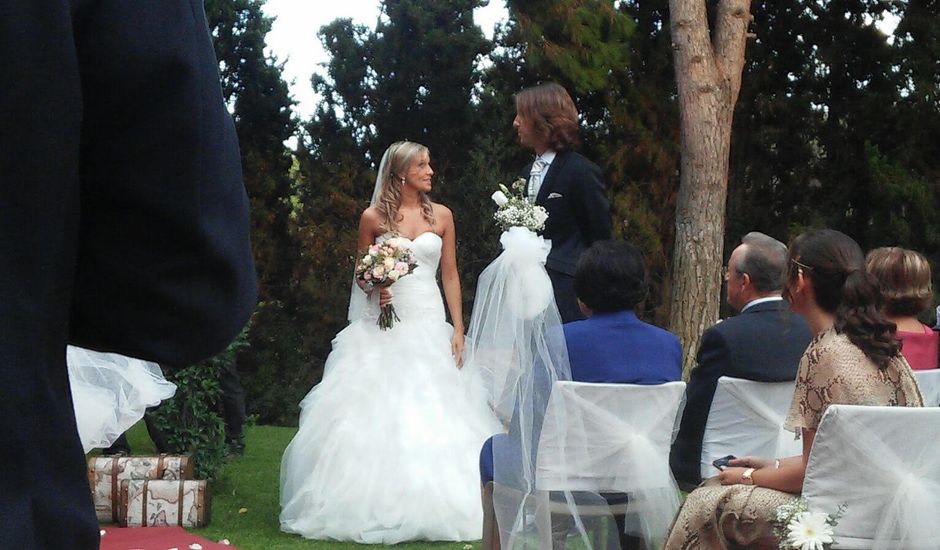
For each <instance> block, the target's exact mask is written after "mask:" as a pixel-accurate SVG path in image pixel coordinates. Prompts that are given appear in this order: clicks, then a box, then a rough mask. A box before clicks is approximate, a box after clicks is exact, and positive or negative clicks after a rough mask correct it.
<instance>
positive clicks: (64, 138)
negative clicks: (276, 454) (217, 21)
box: [0, 0, 255, 550]
mask: <svg viewBox="0 0 940 550" xmlns="http://www.w3.org/2000/svg"><path fill="white" fill-rule="evenodd" d="M0 67H2V69H3V76H4V82H3V85H2V86H0V213H2V215H0V445H2V448H3V452H2V453H0V471H3V472H6V473H7V475H6V477H4V482H3V488H2V490H0V548H3V549H6V548H17V549H19V548H24V549H25V548H30V549H31V548H68V549H70V550H93V549H97V548H98V546H99V544H98V542H99V541H98V524H97V521H96V519H95V511H94V506H93V504H92V501H91V494H90V493H89V490H88V479H87V476H86V472H85V466H84V454H83V452H82V447H81V443H80V441H79V436H78V433H77V430H76V425H75V417H74V413H73V410H72V400H71V398H70V394H69V379H68V373H67V369H66V364H65V348H66V343H67V342H68V341H69V340H71V341H73V342H75V343H78V344H81V345H84V346H88V347H92V348H98V349H106V350H113V351H118V352H121V353H124V354H127V355H133V356H139V357H143V358H147V359H155V360H158V361H161V362H169V363H172V364H185V363H189V362H191V361H195V360H198V359H200V358H202V357H205V356H207V355H211V354H213V353H215V352H217V351H219V350H221V349H222V348H224V347H225V346H226V345H227V343H228V341H229V340H230V339H231V337H232V336H234V335H235V334H236V333H237V332H238V331H239V330H240V329H241V327H242V324H243V323H244V321H245V319H246V318H247V317H248V315H249V314H250V312H251V311H252V309H253V306H254V296H255V277H254V272H253V267H252V261H251V255H250V250H249V243H248V225H247V202H246V198H245V193H244V189H243V186H242V183H241V177H240V174H239V157H238V150H237V144H236V142H235V134H234V132H233V128H232V124H231V120H230V117H229V116H228V113H227V112H226V110H225V107H224V105H223V102H222V97H221V93H220V88H219V82H218V67H217V65H216V61H215V57H214V55H213V51H212V44H211V40H210V37H209V33H208V29H207V27H206V21H205V15H204V14H203V12H202V2H201V0H165V1H161V2H120V1H114V0H47V1H43V2H37V1H36V0H5V1H4V2H2V3H0Z"/></svg>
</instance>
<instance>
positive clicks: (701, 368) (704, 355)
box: [669, 300, 812, 486]
mask: <svg viewBox="0 0 940 550" xmlns="http://www.w3.org/2000/svg"><path fill="white" fill-rule="evenodd" d="M810 339H812V334H811V333H810V331H809V328H808V327H807V326H806V321H804V320H803V318H802V317H800V316H799V315H796V314H795V313H792V312H791V311H790V307H789V305H788V304H787V302H785V301H783V300H775V301H770V302H762V303H758V304H754V305H753V306H751V307H748V308H745V309H744V311H742V312H741V313H740V314H738V315H736V316H734V317H731V318H729V319H726V320H724V321H722V322H720V323H718V324H717V325H714V326H712V327H710V328H709V329H708V330H706V331H705V332H704V333H703V334H702V342H701V344H700V345H699V348H698V366H696V367H695V368H694V369H692V375H691V377H690V378H689V383H688V385H687V386H686V390H685V396H686V403H685V409H684V410H683V412H682V421H681V424H680V425H679V433H678V435H677V436H676V440H675V442H674V443H673V444H672V452H671V453H670V456H669V463H670V465H671V467H672V472H673V474H674V475H675V477H676V480H677V481H679V482H680V483H682V484H683V485H685V486H692V485H698V484H699V483H700V482H701V481H702V479H701V474H700V466H699V463H700V461H701V456H702V436H703V435H704V433H705V424H706V422H707V421H708V412H709V410H711V406H712V398H713V397H714V395H715V388H716V387H717V386H718V379H719V378H721V377H722V376H733V377H735V378H745V379H748V380H757V381H759V382H783V381H785V380H793V379H794V378H796V371H797V368H798V367H799V364H800V357H802V355H803V352H804V351H805V350H806V346H808V345H809V341H810ZM715 473H716V474H717V473H718V471H717V470H715Z"/></svg>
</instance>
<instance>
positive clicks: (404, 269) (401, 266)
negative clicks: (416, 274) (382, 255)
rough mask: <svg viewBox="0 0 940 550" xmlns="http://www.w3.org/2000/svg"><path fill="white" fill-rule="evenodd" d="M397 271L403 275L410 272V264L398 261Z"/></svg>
mask: <svg viewBox="0 0 940 550" xmlns="http://www.w3.org/2000/svg"><path fill="white" fill-rule="evenodd" d="M395 271H397V272H399V273H401V274H402V275H404V274H406V273H408V264H406V263H405V262H398V263H397V264H395Z"/></svg>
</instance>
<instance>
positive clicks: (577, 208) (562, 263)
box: [522, 151, 610, 322]
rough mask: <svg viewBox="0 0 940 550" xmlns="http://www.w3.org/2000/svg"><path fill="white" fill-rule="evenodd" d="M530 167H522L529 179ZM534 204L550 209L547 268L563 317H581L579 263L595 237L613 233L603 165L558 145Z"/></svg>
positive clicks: (571, 319)
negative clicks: (577, 280) (576, 288)
mask: <svg viewBox="0 0 940 550" xmlns="http://www.w3.org/2000/svg"><path fill="white" fill-rule="evenodd" d="M531 169H532V164H531V163H530V164H529V165H528V166H526V167H525V169H524V171H523V175H522V177H524V178H525V179H526V181H529V172H530V171H531ZM526 193H528V186H527V189H526ZM535 204H538V205H541V206H543V207H545V210H546V211H547V212H548V220H547V221H546V222H545V231H543V233H542V235H543V236H544V237H545V238H546V239H551V241H552V250H551V252H549V254H548V260H547V261H546V262H545V268H546V270H547V271H548V275H549V277H550V278H551V280H552V286H553V288H554V290H555V302H556V303H557V305H558V311H559V312H560V313H561V319H562V321H563V322H568V321H574V320H578V319H583V318H584V316H583V315H581V311H580V310H579V309H578V305H577V298H576V296H575V292H574V271H575V267H576V266H577V264H578V258H580V257H581V253H582V252H584V251H585V250H586V249H587V248H588V247H589V246H591V244H592V243H594V241H602V240H604V239H609V238H610V205H609V204H608V202H607V190H606V189H605V188H604V183H603V180H602V179H601V169H600V168H598V166H597V165H596V164H594V163H593V162H591V161H589V160H588V159H586V158H584V157H583V156H581V155H580V154H578V153H576V152H574V151H559V152H558V153H557V154H556V155H555V159H554V160H553V161H552V163H551V165H550V166H549V167H548V171H547V173H546V174H545V175H544V177H543V178H542V185H541V187H540V188H539V194H538V196H537V197H536V199H535Z"/></svg>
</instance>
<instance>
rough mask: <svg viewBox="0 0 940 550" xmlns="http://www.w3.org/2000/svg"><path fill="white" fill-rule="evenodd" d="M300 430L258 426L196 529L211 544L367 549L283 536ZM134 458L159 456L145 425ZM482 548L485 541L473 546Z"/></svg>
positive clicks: (258, 549)
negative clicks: (292, 450)
mask: <svg viewBox="0 0 940 550" xmlns="http://www.w3.org/2000/svg"><path fill="white" fill-rule="evenodd" d="M296 431H297V429H296V428H280V427H273V426H252V427H249V428H248V429H247V432H246V434H245V440H246V447H247V448H246V451H245V455H244V456H242V457H238V458H234V459H232V460H231V461H229V462H228V463H227V464H226V465H225V466H224V467H223V468H222V471H221V474H220V475H219V479H218V480H217V481H216V482H214V484H213V486H212V492H213V493H212V517H211V522H210V524H209V526H208V527H204V528H202V529H193V530H192V531H193V532H194V533H197V534H199V535H201V536H203V537H206V538H207V539H210V540H216V541H217V540H220V539H223V538H226V539H228V540H229V541H231V543H232V544H233V545H234V546H236V547H237V548H239V549H240V550H309V549H323V550H346V549H351V548H363V547H367V546H365V545H359V544H352V543H340V542H327V541H314V540H307V539H304V538H302V537H299V536H297V535H289V534H287V533H282V532H281V531H280V528H279V523H278V513H279V512H280V504H279V500H278V486H279V480H280V477H279V476H280V468H281V454H282V453H283V452H284V449H285V448H286V447H287V444H288V443H289V442H290V440H291V438H292V437H293V436H294V433H295V432H296ZM128 441H129V443H130V445H131V449H133V451H134V454H148V453H154V452H155V451H154V448H153V443H152V442H151V441H150V438H149V437H148V436H147V431H146V429H145V428H144V426H143V423H142V422H141V423H138V424H137V425H136V426H134V427H133V428H131V430H130V431H129V432H128ZM464 546H465V543H453V542H451V543H443V542H442V543H432V542H427V543H409V544H399V545H395V548H396V549H403V550H405V549H407V550H412V549H441V550H443V549H457V550H462V549H463V548H464ZM473 547H474V548H479V547H480V543H479V542H475V543H473Z"/></svg>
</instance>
